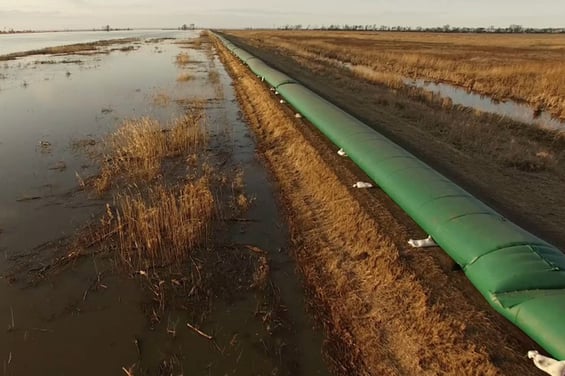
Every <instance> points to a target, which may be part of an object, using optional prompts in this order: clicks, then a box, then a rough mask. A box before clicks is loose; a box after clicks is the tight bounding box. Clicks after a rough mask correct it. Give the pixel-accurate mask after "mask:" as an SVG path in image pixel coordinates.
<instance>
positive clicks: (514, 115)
mask: <svg viewBox="0 0 565 376" xmlns="http://www.w3.org/2000/svg"><path fill="white" fill-rule="evenodd" d="M404 83H405V84H406V85H409V86H413V87H418V88H422V89H425V90H428V91H431V92H433V93H437V94H439V95H440V96H441V97H444V98H450V99H451V100H452V101H453V104H458V105H462V106H465V107H470V108H473V109H476V110H479V111H482V112H488V113H492V114H496V115H500V116H503V117H507V118H509V119H512V120H516V121H519V122H522V123H526V124H534V125H537V126H539V127H542V128H547V129H551V130H561V129H564V128H565V122H564V121H561V120H559V119H556V118H555V117H553V116H552V115H551V113H549V112H546V111H536V110H535V109H533V108H532V107H530V106H528V105H526V104H520V103H517V102H514V101H511V100H506V101H497V100H493V99H492V98H490V97H488V96H485V95H480V94H475V93H472V92H469V91H467V90H465V89H462V88H459V87H456V86H453V85H449V84H446V83H435V82H430V81H425V80H411V79H406V80H405V81H404Z"/></svg>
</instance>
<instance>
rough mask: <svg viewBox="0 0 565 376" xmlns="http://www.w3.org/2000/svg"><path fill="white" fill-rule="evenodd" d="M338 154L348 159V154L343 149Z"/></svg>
mask: <svg viewBox="0 0 565 376" xmlns="http://www.w3.org/2000/svg"><path fill="white" fill-rule="evenodd" d="M337 154H338V155H339V156H341V157H347V153H346V152H345V151H344V150H343V149H339V150H338V151H337Z"/></svg>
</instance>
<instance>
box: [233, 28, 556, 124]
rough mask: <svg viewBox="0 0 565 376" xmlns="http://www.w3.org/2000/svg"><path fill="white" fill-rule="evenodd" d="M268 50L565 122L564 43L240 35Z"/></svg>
mask: <svg viewBox="0 0 565 376" xmlns="http://www.w3.org/2000/svg"><path fill="white" fill-rule="evenodd" d="M234 34H236V35H239V36H242V37H245V38H248V39H253V40H255V41H257V42H260V43H262V44H264V45H266V46H269V45H270V46H275V45H276V46H279V47H280V48H284V49H287V50H289V51H291V52H292V53H293V54H297V55H301V56H304V57H308V58H320V57H322V58H327V59H334V60H336V61H338V62H343V63H349V64H352V65H353V67H352V70H353V72H355V74H357V75H359V76H360V77H362V78H364V79H367V80H370V81H372V82H376V83H380V84H385V85H387V86H389V87H393V88H398V87H401V86H403V85H404V84H403V79H405V78H413V79H415V78H418V79H424V80H432V81H440V82H447V83H451V84H453V85H457V86H460V87H463V88H465V89H468V90H471V91H474V92H477V93H480V94H485V95H488V96H491V97H493V98H495V99H499V100H504V99H514V100H517V101H521V102H526V103H529V104H530V105H532V106H534V107H536V108H539V109H547V110H549V111H551V113H553V114H554V115H555V116H558V117H560V118H562V119H565V63H564V61H565V37H564V36H562V35H487V34H479V35H475V34H435V33H356V32H314V31H312V32H307V31H269V32H264V31H263V32H252V31H238V32H234Z"/></svg>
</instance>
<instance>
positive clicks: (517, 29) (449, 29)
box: [278, 24, 565, 34]
mask: <svg viewBox="0 0 565 376" xmlns="http://www.w3.org/2000/svg"><path fill="white" fill-rule="evenodd" d="M278 29H279V30H336V31H339V30H343V31H401V32H430V33H539V34H541V33H552V34H555V33H565V27H560V28H556V27H546V28H535V27H523V26H522V25H510V26H508V27H495V26H489V27H458V26H451V25H444V26H437V27H422V26H415V27H411V26H385V25H381V26H377V25H347V24H346V25H329V26H325V25H324V26H317V25H316V26H312V25H307V26H304V25H285V26H281V27H278Z"/></svg>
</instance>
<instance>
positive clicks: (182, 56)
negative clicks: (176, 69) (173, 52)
mask: <svg viewBox="0 0 565 376" xmlns="http://www.w3.org/2000/svg"><path fill="white" fill-rule="evenodd" d="M176 63H177V65H180V66H182V65H186V64H188V63H190V56H189V55H188V53H186V52H181V53H179V54H178V55H177V57H176Z"/></svg>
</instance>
